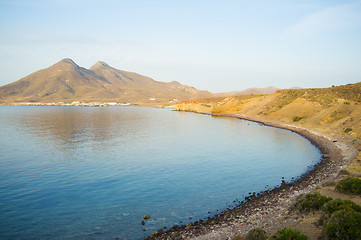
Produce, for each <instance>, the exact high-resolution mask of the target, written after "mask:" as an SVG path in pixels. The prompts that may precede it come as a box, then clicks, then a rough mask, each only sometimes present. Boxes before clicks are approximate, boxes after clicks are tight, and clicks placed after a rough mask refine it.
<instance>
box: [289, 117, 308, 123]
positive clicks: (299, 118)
mask: <svg viewBox="0 0 361 240" xmlns="http://www.w3.org/2000/svg"><path fill="white" fill-rule="evenodd" d="M306 117H307V116H294V117H293V118H292V120H293V121H294V122H298V121H301V120H302V119H304V118H306Z"/></svg>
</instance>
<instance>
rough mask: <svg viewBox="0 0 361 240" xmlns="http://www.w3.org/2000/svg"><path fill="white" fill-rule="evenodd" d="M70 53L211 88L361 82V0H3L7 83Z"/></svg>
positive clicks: (2, 58) (2, 74) (0, 77)
mask: <svg viewBox="0 0 361 240" xmlns="http://www.w3.org/2000/svg"><path fill="white" fill-rule="evenodd" d="M63 58H71V59H73V60H74V61H75V62H76V63H77V64H78V65H79V66H81V67H85V68H90V67H91V66H92V65H93V64H95V63H96V62H97V61H104V62H106V63H108V64H109V65H110V66H112V67H115V68H117V69H121V70H125V71H131V72H137V73H139V74H142V75H145V76H148V77H151V78H153V79H154V80H157V81H164V82H170V81H178V82H180V83H182V84H186V85H190V86H194V87H196V88H198V89H201V90H209V91H211V92H230V91H237V90H244V89H247V88H251V87H267V86H275V87H278V88H290V87H295V86H297V87H307V88H308V87H330V86H332V85H343V84H348V83H355V82H360V81H361V1H360V0H352V1H348V0H319V1H317V0H292V1H289V0H272V1H269V0H252V1H250V0H249V1H243V0H217V1H215V0H171V1H170V0H152V1H150V0H102V1H99V0H96V1H94V0H0V86H2V85H5V84H8V83H11V82H14V81H17V80H19V79H20V78H22V77H25V76H27V75H29V74H31V73H33V72H35V71H37V70H40V69H44V68H47V67H49V66H51V65H53V64H55V63H56V62H58V61H60V60H61V59H63Z"/></svg>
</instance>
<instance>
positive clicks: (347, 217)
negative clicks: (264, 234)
mask: <svg viewBox="0 0 361 240" xmlns="http://www.w3.org/2000/svg"><path fill="white" fill-rule="evenodd" d="M350 179H351V180H352V181H353V180H354V178H347V179H344V180H342V181H340V183H341V184H340V183H338V184H337V186H339V185H340V186H344V185H345V184H346V185H350V187H347V188H346V189H350V188H351V189H354V182H351V181H350ZM357 180H359V181H360V182H361V180H360V179H357ZM350 182H351V184H350ZM357 184H360V183H357ZM357 186H361V185H357ZM296 207H297V208H298V209H299V210H300V212H309V211H312V210H319V211H321V213H322V216H321V218H320V219H319V221H318V223H319V224H320V225H323V227H322V229H323V232H324V234H325V236H327V239H359V240H360V239H361V206H360V205H357V204H356V203H354V202H352V201H350V200H341V199H332V198H329V197H326V196H323V195H321V194H319V193H313V194H306V195H305V196H303V197H302V198H301V199H299V200H298V202H297V203H296ZM283 231H285V230H284V229H283ZM287 236H288V235H287ZM272 238H273V236H272ZM273 239H275V238H273ZM276 239H298V238H293V237H290V236H288V238H276Z"/></svg>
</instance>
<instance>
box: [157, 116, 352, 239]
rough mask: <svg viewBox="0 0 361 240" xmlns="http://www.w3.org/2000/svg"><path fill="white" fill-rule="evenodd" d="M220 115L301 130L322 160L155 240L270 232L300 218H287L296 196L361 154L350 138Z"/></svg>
mask: <svg viewBox="0 0 361 240" xmlns="http://www.w3.org/2000/svg"><path fill="white" fill-rule="evenodd" d="M217 116H225V117H235V118H239V119H244V120H249V121H253V122H258V123H262V124H264V125H267V126H272V127H277V128H282V129H287V130H290V131H293V132H295V133H298V134H300V135H302V136H304V137H306V138H307V139H309V141H310V142H311V143H312V144H314V145H315V146H317V147H318V148H319V149H320V150H321V152H322V153H323V157H322V160H321V161H320V163H319V164H317V165H315V166H314V168H313V169H312V170H311V171H309V172H308V173H306V174H304V175H303V176H302V177H301V178H300V179H298V180H297V181H295V182H293V183H282V184H281V185H280V186H279V187H276V188H274V189H272V190H267V191H264V192H261V193H253V194H252V195H249V196H248V197H246V201H242V202H241V203H240V204H239V205H238V206H237V207H235V208H233V209H228V210H226V211H224V212H222V213H220V214H218V215H215V216H214V217H211V218H208V220H207V221H202V220H200V221H197V222H194V223H193V224H188V225H187V226H184V225H183V226H173V227H172V228H171V229H169V230H168V231H167V232H159V233H158V234H155V235H153V237H152V239H199V240H203V239H228V238H230V237H232V236H234V235H235V234H237V233H239V234H246V233H247V232H248V231H249V230H250V229H252V228H255V227H261V228H263V229H265V230H266V231H267V232H271V231H273V230H274V229H275V228H276V229H278V228H280V227H281V226H284V225H285V224H287V221H297V219H287V217H285V216H286V215H287V213H288V210H289V208H290V206H291V205H292V204H294V202H295V200H296V199H297V197H298V196H300V195H301V194H305V193H309V192H312V191H315V190H316V188H318V187H320V186H321V185H322V184H323V183H325V182H327V181H331V180H334V179H335V178H336V176H337V174H338V172H339V171H340V170H341V169H344V168H346V167H347V166H348V165H349V164H350V163H351V161H352V160H353V159H354V158H355V157H356V155H357V154H358V151H357V149H355V148H354V147H353V145H352V144H351V143H350V142H348V141H347V140H344V139H341V138H333V137H328V136H326V135H325V134H321V133H319V132H316V131H313V130H309V129H305V128H301V127H297V126H294V125H292V124H288V123H284V122H278V121H270V120H264V119H260V118H256V117H250V116H245V115H240V114H222V115H217Z"/></svg>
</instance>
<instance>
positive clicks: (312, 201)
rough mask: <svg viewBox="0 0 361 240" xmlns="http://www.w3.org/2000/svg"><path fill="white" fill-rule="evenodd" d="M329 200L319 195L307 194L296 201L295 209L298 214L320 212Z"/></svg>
mask: <svg viewBox="0 0 361 240" xmlns="http://www.w3.org/2000/svg"><path fill="white" fill-rule="evenodd" d="M331 200H332V198H330V197H326V196H323V195H321V194H319V193H309V194H306V195H305V196H304V197H302V198H300V199H299V200H298V202H297V203H296V207H297V209H298V210H299V211H300V212H310V211H314V210H320V209H321V208H322V206H323V205H324V204H325V203H327V202H329V201H331Z"/></svg>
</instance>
